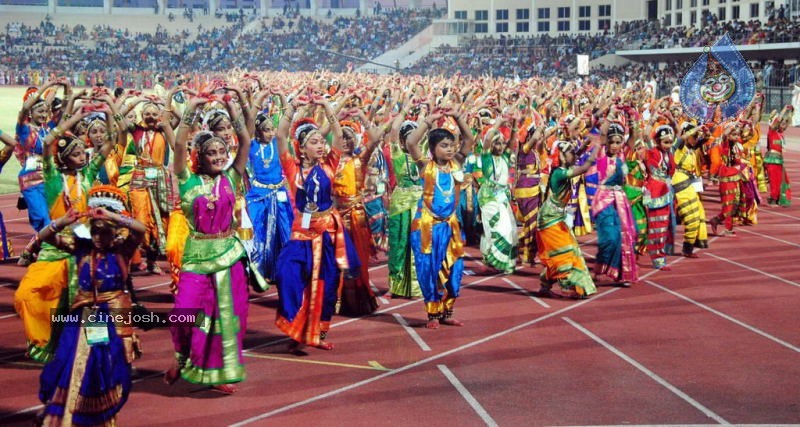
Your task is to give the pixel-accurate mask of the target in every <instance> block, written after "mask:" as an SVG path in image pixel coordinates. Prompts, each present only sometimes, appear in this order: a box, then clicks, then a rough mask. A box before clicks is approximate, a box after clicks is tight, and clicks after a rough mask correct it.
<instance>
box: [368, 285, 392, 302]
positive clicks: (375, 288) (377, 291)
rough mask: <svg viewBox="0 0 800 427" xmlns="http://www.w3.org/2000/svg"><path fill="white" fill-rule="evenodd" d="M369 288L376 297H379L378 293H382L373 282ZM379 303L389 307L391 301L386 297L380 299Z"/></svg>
mask: <svg viewBox="0 0 800 427" xmlns="http://www.w3.org/2000/svg"><path fill="white" fill-rule="evenodd" d="M369 287H370V289H372V292H373V293H374V294H375V295H378V293H380V289H378V287H377V286H375V283H373V282H372V280H370V281H369ZM378 301H380V302H381V304H382V305H388V304H389V303H390V302H389V300H388V299H386V298H384V297H378Z"/></svg>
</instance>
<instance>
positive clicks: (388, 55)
mask: <svg viewBox="0 0 800 427" xmlns="http://www.w3.org/2000/svg"><path fill="white" fill-rule="evenodd" d="M435 47H436V46H435V45H434V37H433V25H429V26H428V27H427V28H425V29H424V30H422V31H420V32H419V33H417V35H415V36H414V37H412V38H411V39H409V40H408V41H407V42H405V43H404V44H402V45H400V47H398V48H397V49H392V50H389V51H386V52H384V53H383V55H381V56H378V57H377V58H373V59H372V61H373V62H377V63H379V64H385V65H388V66H390V67H394V66H395V64H398V63H399V65H400V69H404V68H408V67H410V66H412V65H414V64H416V63H417V61H419V60H420V59H422V58H423V57H424V56H425V55H427V54H429V53H430V52H431V51H433V49H434V48H435ZM357 71H363V72H374V73H378V74H389V73H392V72H394V70H393V69H392V68H387V67H381V66H378V65H375V64H369V63H367V64H364V65H362V66H361V67H359V68H358V69H357Z"/></svg>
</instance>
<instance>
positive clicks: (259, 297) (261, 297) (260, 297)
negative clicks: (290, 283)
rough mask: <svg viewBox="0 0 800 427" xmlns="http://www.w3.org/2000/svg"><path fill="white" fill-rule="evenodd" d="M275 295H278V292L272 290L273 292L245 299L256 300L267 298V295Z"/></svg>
mask: <svg viewBox="0 0 800 427" xmlns="http://www.w3.org/2000/svg"><path fill="white" fill-rule="evenodd" d="M275 295H278V293H277V292H273V293H271V294H266V295H259V296H257V297H253V298H250V299H249V300H247V301H248V302H253V301H258V300H260V299H264V298H269V297H274V296H275Z"/></svg>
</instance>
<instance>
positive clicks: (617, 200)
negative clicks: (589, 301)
mask: <svg viewBox="0 0 800 427" xmlns="http://www.w3.org/2000/svg"><path fill="white" fill-rule="evenodd" d="M604 133H605V142H606V145H605V153H604V154H603V155H601V156H600V157H599V158H598V159H597V174H598V180H599V181H598V182H599V185H598V188H597V192H596V193H595V195H594V197H593V198H592V219H593V220H594V223H595V227H596V228H597V258H596V259H595V264H594V277H595V280H596V278H597V276H600V275H605V276H606V277H608V278H609V279H611V280H613V281H614V282H616V283H619V284H621V285H622V286H624V287H628V286H630V284H631V283H632V282H635V281H636V280H638V278H639V277H638V267H637V266H636V248H635V244H636V236H637V233H636V225H635V223H634V222H633V214H632V213H631V206H630V202H629V201H628V198H627V196H626V195H625V192H624V191H623V190H622V185H623V184H624V183H625V175H627V174H626V172H627V167H626V164H625V160H624V159H625V155H624V153H623V147H624V140H625V134H626V133H627V132H626V129H625V128H624V127H623V125H622V124H620V123H610V124H609V125H608V126H606V129H605V132H604Z"/></svg>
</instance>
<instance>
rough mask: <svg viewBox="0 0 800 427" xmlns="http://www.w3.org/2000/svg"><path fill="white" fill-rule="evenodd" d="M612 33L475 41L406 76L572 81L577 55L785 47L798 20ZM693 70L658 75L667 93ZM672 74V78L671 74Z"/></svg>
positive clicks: (601, 74)
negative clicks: (727, 44)
mask: <svg viewBox="0 0 800 427" xmlns="http://www.w3.org/2000/svg"><path fill="white" fill-rule="evenodd" d="M616 31H617V32H616V33H610V32H606V33H601V34H596V35H573V36H559V37H551V36H548V35H543V36H519V37H506V36H501V37H499V38H490V37H484V38H478V37H474V38H472V39H471V40H468V41H467V42H466V43H464V44H462V45H461V46H459V47H451V46H441V47H439V48H437V49H436V50H435V51H434V52H432V53H431V54H429V55H427V56H426V57H424V58H423V59H422V60H420V61H419V62H417V63H416V64H415V65H414V66H413V67H412V68H411V70H410V72H411V73H415V74H429V73H433V74H442V75H450V74H454V73H459V72H460V73H461V74H466V75H493V76H507V77H514V76H519V77H520V78H527V77H531V76H541V77H553V76H560V77H574V76H576V75H577V64H576V55H578V54H585V55H589V56H590V58H591V59H594V58H598V57H600V56H603V55H605V54H608V53H613V52H615V51H616V50H625V49H659V48H670V47H691V46H708V45H712V44H713V43H714V42H716V41H717V40H718V39H719V37H721V36H722V35H723V34H725V33H726V32H727V33H728V35H729V36H730V37H731V39H732V40H733V41H734V42H735V43H736V44H738V45H745V44H758V43H783V42H788V41H797V40H800V20H798V19H796V18H795V19H787V18H785V17H781V16H775V17H773V18H772V19H770V20H769V21H768V22H766V23H764V24H762V23H760V22H758V21H751V22H743V21H732V22H719V21H716V20H713V19H712V20H711V21H710V22H709V24H708V25H706V26H704V27H703V28H700V29H697V28H694V27H688V28H687V27H661V26H660V24H659V22H658V21H651V22H646V21H632V22H626V23H621V24H620V25H617V26H616ZM690 65H691V64H688V63H687V64H681V63H677V64H671V65H669V66H667V68H666V71H659V80H660V81H661V82H662V84H663V86H664V88H665V90H667V91H668V90H669V88H671V87H673V86H674V85H676V84H678V83H679V81H680V78H681V77H682V76H683V74H684V73H685V70H687V69H688V67H689V66H690ZM650 67H652V65H642V64H633V65H630V66H625V67H617V68H612V69H600V70H599V71H598V72H595V71H593V76H592V78H593V79H600V78H617V79H619V80H625V79H626V78H628V77H631V78H632V77H633V76H637V73H639V72H641V71H642V69H644V68H650ZM756 68H757V70H756V71H757V76H756V77H757V78H760V80H761V84H762V85H765V86H788V85H789V84H790V83H792V82H795V81H797V79H798V78H800V70H798V67H797V66H794V67H792V66H786V65H784V64H783V63H781V62H780V61H768V62H767V63H766V64H764V65H763V67H761V66H759V67H756ZM671 69H674V70H675V72H674V73H671V72H670V70H671Z"/></svg>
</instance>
